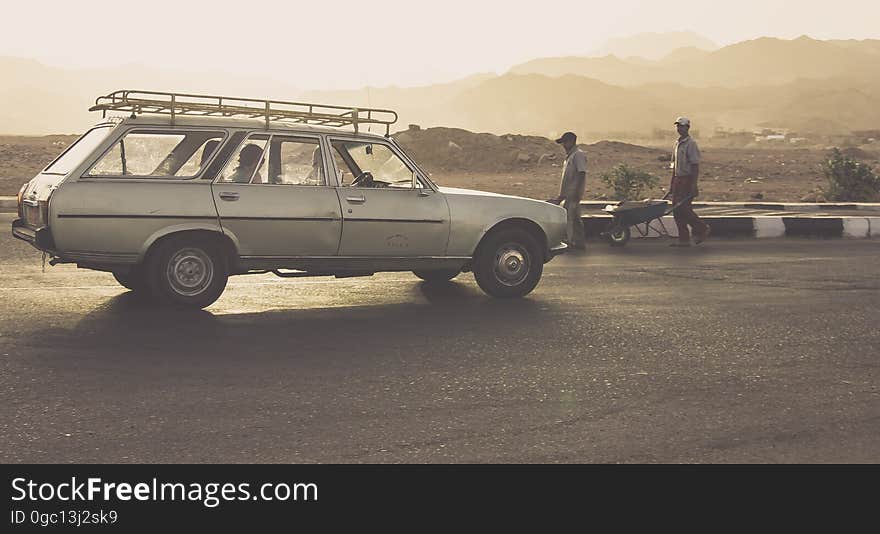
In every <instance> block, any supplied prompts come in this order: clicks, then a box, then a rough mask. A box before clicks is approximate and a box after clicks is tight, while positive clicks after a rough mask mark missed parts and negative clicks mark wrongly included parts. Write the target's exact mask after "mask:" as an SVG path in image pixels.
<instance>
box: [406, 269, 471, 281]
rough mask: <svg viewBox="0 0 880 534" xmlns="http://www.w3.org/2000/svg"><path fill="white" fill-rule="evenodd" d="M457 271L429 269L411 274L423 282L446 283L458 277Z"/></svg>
mask: <svg viewBox="0 0 880 534" xmlns="http://www.w3.org/2000/svg"><path fill="white" fill-rule="evenodd" d="M459 273H461V271H459V270H458V269H431V270H419V271H413V274H414V275H416V276H418V277H419V278H421V279H422V280H424V281H425V282H448V281H450V280H452V279H453V278H455V277H456V276H458V275H459Z"/></svg>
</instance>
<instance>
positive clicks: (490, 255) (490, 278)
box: [473, 228, 544, 298]
mask: <svg viewBox="0 0 880 534" xmlns="http://www.w3.org/2000/svg"><path fill="white" fill-rule="evenodd" d="M543 260H544V256H543V252H542V250H541V247H540V245H539V244H538V241H537V240H536V239H535V238H534V237H532V235H531V234H530V233H529V232H527V231H525V230H522V229H520V228H506V229H502V230H498V231H496V232H493V233H491V234H490V235H488V236H487V237H486V239H485V241H484V242H483V243H482V244H481V245H480V248H479V249H478V251H477V255H476V257H475V258H474V263H473V271H474V278H476V280H477V284H478V285H479V286H480V289H482V290H483V291H485V292H486V293H488V294H489V295H492V296H493V297H502V298H511V297H522V296H525V295H528V294H529V293H531V291H532V290H533V289H535V286H537V285H538V281H540V280H541V274H542V273H543V272H544V261H543Z"/></svg>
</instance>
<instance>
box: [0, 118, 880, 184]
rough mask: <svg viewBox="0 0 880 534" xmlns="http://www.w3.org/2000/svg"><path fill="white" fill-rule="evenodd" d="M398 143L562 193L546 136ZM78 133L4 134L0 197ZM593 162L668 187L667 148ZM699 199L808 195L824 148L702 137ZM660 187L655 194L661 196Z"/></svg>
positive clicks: (622, 151)
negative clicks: (715, 142)
mask: <svg viewBox="0 0 880 534" xmlns="http://www.w3.org/2000/svg"><path fill="white" fill-rule="evenodd" d="M396 137H397V139H398V141H399V142H400V144H401V145H402V146H404V147H405V148H406V149H407V150H408V151H409V152H410V153H411V154H412V155H413V157H414V158H415V159H416V160H417V161H419V162H420V164H421V165H422V167H423V168H424V169H425V170H426V171H428V172H429V173H430V174H431V176H432V178H433V179H434V180H435V181H437V182H438V183H440V184H441V185H447V186H452V187H466V188H474V189H483V190H487V191H494V192H498V193H507V194H514V195H520V196H527V197H532V198H540V199H544V198H549V197H552V196H555V195H556V193H557V192H558V185H559V176H560V174H561V165H562V149H561V147H560V146H559V145H557V144H555V143H554V142H553V141H551V140H549V139H546V138H544V137H536V136H523V135H503V136H496V135H492V134H487V133H473V132H468V131H466V130H459V129H454V128H429V129H424V130H407V131H403V132H400V133H398V134H396ZM74 139H75V136H65V135H53V136H45V137H24V136H0V195H14V194H15V193H16V192H17V191H18V188H19V187H20V186H21V184H22V183H24V182H25V181H26V180H28V179H29V178H31V177H33V176H34V175H35V174H36V173H37V172H39V170H40V169H42V168H43V167H44V166H45V165H46V164H47V163H48V162H50V161H51V160H52V159H53V158H54V157H55V156H56V155H57V154H58V153H59V152H61V151H62V150H63V149H64V148H65V147H66V146H68V145H69V144H70V143H71V142H72V141H73V140H74ZM581 148H582V149H584V150H585V151H586V153H587V158H588V162H589V172H588V183H587V197H588V198H600V199H602V198H607V197H608V195H609V190H608V189H607V188H605V187H603V186H602V184H601V182H600V181H599V178H598V177H599V174H601V173H602V172H606V171H608V170H609V169H611V168H612V167H613V166H615V165H617V164H619V163H626V164H627V165H630V166H631V167H634V168H637V169H640V170H643V171H647V172H651V173H654V174H656V175H657V176H659V177H660V187H665V186H666V184H667V183H668V176H669V170H668V166H669V156H670V148H666V147H662V148H661V147H644V146H638V145H631V144H626V143H620V142H615V141H600V142H598V143H594V144H589V145H582V147H581ZM702 148H703V157H704V165H703V168H702V177H701V179H700V190H701V192H702V196H701V199H702V200H716V201H748V200H767V201H801V200H805V201H811V200H816V199H820V200H821V195H820V194H817V192H818V191H819V190H820V189H821V188H822V187H823V186H825V184H826V181H825V178H824V176H823V174H822V170H821V164H822V162H823V161H824V160H825V158H826V157H827V154H828V150H827V148H824V147H814V148H789V147H785V146H776V147H768V148H729V147H713V146H712V145H711V143H709V142H704V143H702ZM844 152H845V153H848V154H849V155H851V156H853V157H855V158H857V159H859V160H860V161H863V162H865V163H867V164H869V165H872V166H874V167H875V168H880V146H878V147H877V149H873V150H872V149H871V147H868V148H849V149H845V151H844ZM662 194H663V192H662V191H660V190H659V188H658V189H657V190H656V191H654V192H653V193H652V195H651V196H662Z"/></svg>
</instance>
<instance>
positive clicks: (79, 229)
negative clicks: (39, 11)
mask: <svg viewBox="0 0 880 534" xmlns="http://www.w3.org/2000/svg"><path fill="white" fill-rule="evenodd" d="M90 110H91V111H101V112H102V113H103V117H104V119H103V121H102V122H101V123H99V124H97V125H96V126H95V127H93V128H92V129H91V130H89V131H88V132H86V133H85V134H84V135H83V136H82V137H80V138H79V139H78V140H77V141H76V142H75V143H73V144H72V145H70V147H69V148H68V149H67V150H66V151H65V152H64V153H62V154H61V155H60V156H58V158H56V159H55V160H54V161H53V162H52V163H50V164H49V165H48V166H47V167H46V168H45V169H44V170H43V171H42V172H41V173H40V174H38V175H37V176H36V177H35V178H33V179H32V180H31V181H30V182H28V183H27V184H25V185H24V186H23V187H22V189H21V191H20V192H19V196H18V198H19V200H18V203H19V204H18V212H19V217H18V219H16V220H15V221H14V222H13V224H12V232H13V235H14V236H15V237H17V238H19V239H23V240H25V241H27V242H28V243H30V244H31V245H33V246H34V247H36V248H37V249H39V250H41V251H43V252H44V253H45V254H46V255H47V256H49V257H50V262H49V263H50V264H52V265H55V264H58V263H75V264H76V265H77V266H79V267H83V268H89V269H95V270H99V271H107V272H111V273H113V276H114V277H115V278H116V280H117V281H118V282H119V283H120V284H122V285H123V286H125V287H126V288H129V289H131V290H133V291H136V292H142V293H144V294H145V295H149V296H150V297H151V298H156V299H159V300H161V301H164V302H167V303H169V304H172V305H177V306H187V307H197V308H201V307H205V306H208V305H210V304H211V303H213V302H214V301H215V300H217V298H218V297H219V296H220V295H221V293H223V290H224V288H225V287H226V282H227V279H228V277H229V276H230V275H236V274H255V273H267V272H271V273H274V274H276V275H278V276H283V277H301V276H336V277H339V278H342V277H351V276H369V275H372V274H373V273H376V272H380V271H412V272H413V273H415V275H416V276H418V277H419V278H422V279H423V280H426V281H428V282H438V281H447V280H451V279H452V278H454V277H455V276H457V275H458V274H459V273H461V272H467V271H472V272H473V273H474V277H475V278H476V281H477V283H478V284H479V286H480V287H481V288H482V289H483V290H484V291H485V292H486V293H488V294H490V295H493V296H496V297H520V296H523V295H526V294H527V293H529V292H530V291H532V290H533V289H534V288H535V286H536V285H537V284H538V281H539V280H540V278H541V273H542V271H543V265H544V263H546V262H548V261H550V259H551V258H553V257H554V256H555V255H556V254H559V253H560V252H563V251H564V250H565V248H566V245H565V244H564V242H563V239H564V236H565V211H564V210H563V209H562V208H560V207H558V206H555V205H552V204H549V203H547V202H541V201H537V200H530V199H525V198H517V197H512V196H506V195H499V194H493V193H484V192H479V191H470V190H465V189H453V188H446V187H439V186H437V185H436V184H435V183H434V182H432V181H431V179H430V178H429V177H428V174H427V173H426V172H424V171H423V170H422V169H421V168H420V167H419V166H418V164H417V163H416V162H415V161H413V160H412V158H410V157H409V156H408V155H407V154H406V152H405V151H404V150H402V149H401V147H400V146H398V144H397V143H396V142H395V141H394V139H393V138H392V137H391V135H390V127H391V125H392V124H393V123H394V122H395V121H396V119H397V114H396V113H394V112H393V111H389V110H380V109H366V108H347V107H340V106H324V105H317V104H304V103H296V102H282V101H270V100H254V99H244V98H232V97H222V96H207V95H191V94H176V93H157V92H150V91H132V90H122V91H116V92H114V93H111V94H109V95H107V96H102V97H99V98H98V99H97V100H96V102H95V105H94V106H93V107H92V108H91V109H90ZM120 113H121V114H122V116H121V117H118V116H114V115H118V114H120ZM108 117H109V118H108ZM373 126H377V127H378V128H384V129H385V135H384V136H383V135H379V134H372V133H366V132H364V131H363V130H364V129H372V127H373Z"/></svg>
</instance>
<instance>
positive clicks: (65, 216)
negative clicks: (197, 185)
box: [57, 213, 217, 220]
mask: <svg viewBox="0 0 880 534" xmlns="http://www.w3.org/2000/svg"><path fill="white" fill-rule="evenodd" d="M57 217H58V218H59V219H211V220H216V219H217V216H216V215H133V214H119V215H104V214H101V215H96V214H82V215H80V214H75V213H59V214H58V215H57Z"/></svg>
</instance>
